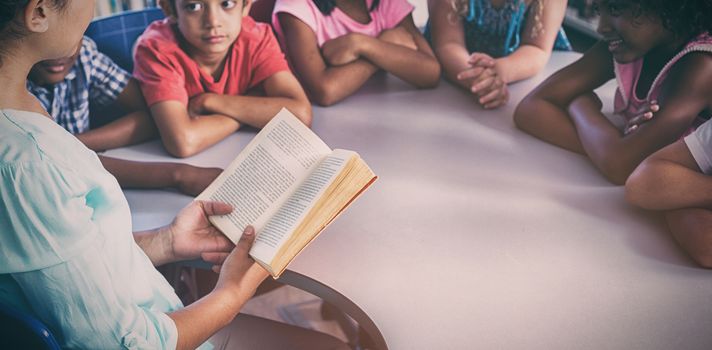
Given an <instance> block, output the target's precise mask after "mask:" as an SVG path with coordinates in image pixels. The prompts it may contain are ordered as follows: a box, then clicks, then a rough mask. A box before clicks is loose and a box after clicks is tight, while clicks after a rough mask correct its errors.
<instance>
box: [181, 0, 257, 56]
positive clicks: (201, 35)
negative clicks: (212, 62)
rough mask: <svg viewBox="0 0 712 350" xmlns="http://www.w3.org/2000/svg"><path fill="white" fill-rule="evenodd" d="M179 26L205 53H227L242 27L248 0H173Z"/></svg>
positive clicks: (193, 43)
mask: <svg viewBox="0 0 712 350" xmlns="http://www.w3.org/2000/svg"><path fill="white" fill-rule="evenodd" d="M174 1H175V2H174V3H175V7H174V8H175V14H174V16H175V17H176V21H177V24H178V29H179V30H180V32H181V34H182V35H183V37H184V38H185V40H186V41H188V43H189V44H190V45H191V46H192V47H193V48H195V49H196V50H198V51H199V52H200V53H203V54H223V53H226V52H227V51H228V50H229V49H230V46H231V45H232V43H233V42H234V41H235V39H237V36H238V35H239V34H240V29H241V28H242V16H245V15H247V11H249V6H243V1H249V0H237V1H235V0H174Z"/></svg>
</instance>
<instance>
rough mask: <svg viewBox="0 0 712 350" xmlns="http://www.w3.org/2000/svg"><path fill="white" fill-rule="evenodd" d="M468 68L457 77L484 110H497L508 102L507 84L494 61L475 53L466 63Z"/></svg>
mask: <svg viewBox="0 0 712 350" xmlns="http://www.w3.org/2000/svg"><path fill="white" fill-rule="evenodd" d="M467 63H468V65H469V68H468V69H465V70H463V71H462V72H460V73H459V74H458V75H457V79H458V80H460V81H464V82H466V84H467V85H468V86H469V89H470V92H472V93H473V94H474V95H475V96H476V97H477V102H478V103H479V104H480V105H481V106H482V107H484V108H486V109H492V108H497V107H500V106H503V105H505V104H506V103H507V102H508V101H509V90H508V89H507V83H506V82H505V81H504V79H502V76H501V75H500V74H499V72H498V71H497V69H496V64H495V60H494V59H493V58H492V57H490V56H489V55H487V54H484V53H480V52H475V53H473V54H472V55H470V58H469V60H468V61H467Z"/></svg>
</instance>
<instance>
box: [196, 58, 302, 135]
mask: <svg viewBox="0 0 712 350" xmlns="http://www.w3.org/2000/svg"><path fill="white" fill-rule="evenodd" d="M260 86H261V87H262V90H263V91H264V96H249V95H248V96H242V95H219V94H210V96H209V98H207V99H206V101H205V107H206V108H207V109H208V110H209V111H211V112H214V113H218V114H222V115H226V116H229V117H231V118H233V119H235V120H237V121H238V122H240V123H241V124H247V125H250V126H253V127H257V128H262V127H264V126H265V125H266V124H267V123H268V122H269V121H270V120H271V119H272V117H274V116H275V115H276V114H277V112H279V110H280V109H282V108H283V107H284V108H287V109H288V110H289V111H290V112H292V113H294V115H295V116H297V118H299V119H300V120H301V121H302V122H303V123H304V124H305V125H307V126H311V121H312V111H311V104H310V103H309V99H308V98H307V96H306V94H305V93H304V90H302V87H301V85H299V81H297V78H295V77H294V75H292V73H290V72H289V71H281V72H277V73H275V74H273V75H272V76H270V77H268V78H267V79H265V80H264V81H263V82H262V83H260Z"/></svg>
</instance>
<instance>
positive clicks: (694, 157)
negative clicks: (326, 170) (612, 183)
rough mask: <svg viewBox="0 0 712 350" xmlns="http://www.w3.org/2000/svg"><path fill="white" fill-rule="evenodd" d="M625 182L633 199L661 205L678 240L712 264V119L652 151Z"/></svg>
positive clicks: (641, 204) (640, 203)
mask: <svg viewBox="0 0 712 350" xmlns="http://www.w3.org/2000/svg"><path fill="white" fill-rule="evenodd" d="M625 188H626V197H627V199H628V201H629V202H630V203H632V204H635V205H637V206H639V207H641V208H645V209H648V210H659V211H663V213H664V215H665V219H666V221H667V224H668V227H669V228H670V231H671V233H672V235H673V236H674V237H675V239H676V240H677V242H678V243H679V244H680V246H682V248H683V249H684V250H685V251H687V253H688V254H690V256H691V257H692V258H693V259H694V260H695V262H697V263H698V264H699V265H700V266H702V267H705V268H708V269H712V210H710V208H712V197H711V196H710V191H712V122H709V121H708V122H706V123H705V124H703V125H702V126H700V127H699V128H698V129H697V130H695V132H693V133H692V134H690V135H688V136H687V137H685V138H684V140H681V141H678V142H675V143H673V144H671V145H669V146H667V147H665V148H663V149H661V150H659V151H657V152H655V153H653V155H651V156H650V157H648V158H647V159H646V160H644V161H643V162H642V163H641V164H640V165H639V166H638V168H637V169H636V170H635V171H634V172H633V174H631V176H630V177H629V178H628V181H627V182H626V186H625Z"/></svg>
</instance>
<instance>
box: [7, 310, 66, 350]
mask: <svg viewBox="0 0 712 350" xmlns="http://www.w3.org/2000/svg"><path fill="white" fill-rule="evenodd" d="M0 325H1V326H0V349H49V350H52V349H57V350H59V349H60V347H59V344H58V343H57V340H56V339H54V336H53V335H52V333H51V332H50V331H49V329H48V328H47V326H45V325H44V324H43V323H42V322H41V321H40V320H38V319H37V318H35V317H34V316H32V315H30V314H28V313H25V312H22V311H20V310H18V309H16V308H15V307H12V306H10V305H6V304H4V303H0Z"/></svg>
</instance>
